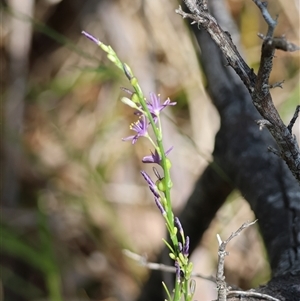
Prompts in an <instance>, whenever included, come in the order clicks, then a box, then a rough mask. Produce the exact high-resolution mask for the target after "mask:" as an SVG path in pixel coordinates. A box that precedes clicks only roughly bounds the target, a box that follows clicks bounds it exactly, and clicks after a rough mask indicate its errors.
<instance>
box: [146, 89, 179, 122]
mask: <svg viewBox="0 0 300 301" xmlns="http://www.w3.org/2000/svg"><path fill="white" fill-rule="evenodd" d="M175 105H176V102H171V100H170V98H168V99H167V100H166V101H165V102H164V103H163V104H161V103H160V96H159V95H158V96H156V95H155V94H154V93H152V92H151V93H150V101H148V102H147V106H148V109H149V111H150V113H151V114H152V115H153V118H157V116H158V115H159V113H160V112H161V111H162V110H163V109H164V108H165V107H167V106H175Z"/></svg>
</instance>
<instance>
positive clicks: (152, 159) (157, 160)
mask: <svg viewBox="0 0 300 301" xmlns="http://www.w3.org/2000/svg"><path fill="white" fill-rule="evenodd" d="M172 149H173V146H172V147H170V148H169V149H168V150H167V151H166V152H165V155H166V156H167V155H168V154H169V153H170V152H171V150H172ZM150 152H151V155H150V156H145V157H144V158H143V159H142V162H143V163H157V164H159V165H160V163H161V157H160V155H159V154H158V152H157V150H155V152H154V154H153V153H152V151H150Z"/></svg>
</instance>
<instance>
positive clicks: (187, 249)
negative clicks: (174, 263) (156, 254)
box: [182, 236, 190, 256]
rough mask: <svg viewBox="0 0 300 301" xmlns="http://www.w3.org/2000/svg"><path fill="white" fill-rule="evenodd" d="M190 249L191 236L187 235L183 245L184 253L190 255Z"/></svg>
mask: <svg viewBox="0 0 300 301" xmlns="http://www.w3.org/2000/svg"><path fill="white" fill-rule="evenodd" d="M189 249H190V238H189V237H188V236H187V237H186V239H185V243H184V246H183V250H182V254H183V255H184V256H189Z"/></svg>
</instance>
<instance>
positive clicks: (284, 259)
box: [138, 25, 300, 301]
mask: <svg viewBox="0 0 300 301" xmlns="http://www.w3.org/2000/svg"><path fill="white" fill-rule="evenodd" d="M192 29H193V31H194V34H195V37H196V39H197V42H198V44H199V46H200V48H201V54H200V60H201V63H202V67H203V69H204V72H205V75H206V77H207V82H208V87H207V88H208V91H209V94H210V96H211V99H212V101H213V103H214V105H215V106H216V108H217V109H218V112H219V114H220V117H221V127H220V130H219V132H218V133H217V135H216V139H215V148H214V151H213V157H214V164H216V165H217V166H219V168H220V169H221V170H222V171H223V172H224V173H225V174H226V175H227V176H228V178H229V179H230V180H229V181H227V180H225V179H224V178H222V177H221V176H219V174H217V173H216V174H215V175H214V180H213V181H216V180H217V181H216V184H215V186H214V184H213V183H211V182H210V181H207V174H210V173H215V171H213V170H212V167H211V166H208V167H207V169H206V171H205V172H204V174H203V175H202V176H201V177H200V179H199V181H198V182H197V183H196V185H195V188H194V191H193V193H192V195H191V197H190V199H189V201H188V202H187V205H186V207H185V208H184V210H183V211H182V212H181V214H180V215H179V218H180V220H181V221H182V225H183V227H184V229H185V232H186V234H187V235H189V236H190V240H191V242H192V243H193V244H192V249H193V248H194V247H195V245H196V244H197V242H198V241H199V239H201V236H202V234H203V232H204V231H205V229H206V228H207V227H208V225H209V222H210V221H211V219H212V218H213V216H214V213H215V212H216V211H217V210H218V208H219V207H220V206H221V204H222V203H223V202H224V201H225V198H226V197H227V195H228V194H229V193H230V191H231V189H233V188H237V189H239V190H240V192H241V194H242V195H243V196H244V197H245V199H246V200H247V201H248V202H249V204H250V206H251V208H252V210H253V211H254V213H255V215H256V217H257V218H258V224H259V228H260V231H261V234H262V237H263V239H264V242H265V245H266V249H267V252H268V256H269V261H270V266H271V270H272V279H271V281H270V282H269V283H268V284H267V285H266V286H265V287H263V288H260V289H257V291H258V292H259V291H260V292H262V293H266V294H270V295H271V296H274V297H277V298H279V299H280V300H300V188H299V184H298V182H297V181H296V179H295V178H294V177H293V175H292V173H291V171H290V170H289V169H288V167H287V165H286V164H285V163H284V162H283V160H282V159H281V158H280V157H278V156H275V155H274V154H273V153H271V152H268V151H267V147H268V146H272V147H273V148H275V149H276V148H277V147H276V143H275V141H274V139H273V138H272V137H271V135H270V133H269V132H268V131H267V130H262V131H261V130H259V128H258V126H257V124H256V122H255V121H256V120H258V119H261V116H260V115H259V113H258V112H257V111H256V109H255V108H254V106H253V104H252V101H251V96H250V94H249V92H248V90H247V89H246V87H245V85H244V83H243V82H242V81H241V80H240V79H239V78H238V76H237V75H236V74H235V73H234V72H233V70H232V69H230V68H229V67H227V66H226V65H227V64H226V60H225V59H224V57H223V55H222V53H221V52H220V50H219V49H218V47H217V46H216V44H215V43H214V42H213V41H212V39H211V38H210V36H209V35H208V34H207V33H206V32H205V31H204V30H199V28H198V26H197V25H194V26H192ZM207 182H210V184H209V185H211V186H212V187H214V189H212V190H210V189H207V187H206V185H207ZM224 187H226V189H224ZM216 195H217V196H218V197H217V198H216ZM209 207H211V209H208V208H209ZM203 208H205V209H203ZM207 211H210V214H207ZM163 253H164V252H163ZM163 253H162V254H163ZM163 257H164V256H162V255H161V256H160V260H162V258H163ZM162 279H163V276H162V274H161V272H157V271H156V272H155V273H151V275H150V278H149V281H148V283H147V284H146V285H145V287H144V289H143V291H142V294H141V296H140V297H139V298H138V300H139V301H148V300H163V298H164V297H163V292H162V290H160V287H161V281H162ZM230 300H240V299H239V298H233V297H232V298H231V297H230ZM243 300H259V299H257V298H256V299H254V298H251V297H247V298H246V297H244V299H243Z"/></svg>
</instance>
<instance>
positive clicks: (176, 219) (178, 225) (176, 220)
mask: <svg viewBox="0 0 300 301" xmlns="http://www.w3.org/2000/svg"><path fill="white" fill-rule="evenodd" d="M175 224H176V225H177V227H178V230H179V233H180V234H181V235H183V228H182V225H181V223H180V220H179V218H178V217H175Z"/></svg>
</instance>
